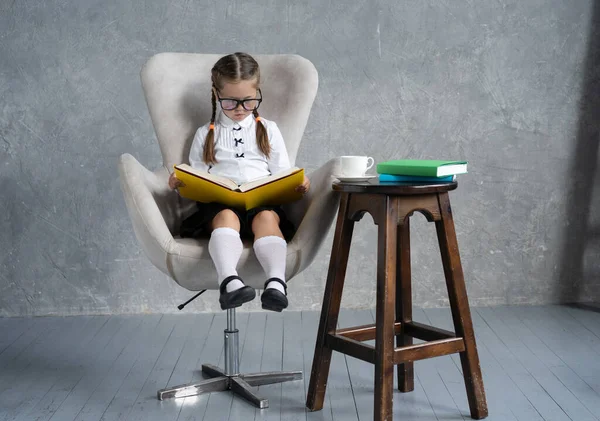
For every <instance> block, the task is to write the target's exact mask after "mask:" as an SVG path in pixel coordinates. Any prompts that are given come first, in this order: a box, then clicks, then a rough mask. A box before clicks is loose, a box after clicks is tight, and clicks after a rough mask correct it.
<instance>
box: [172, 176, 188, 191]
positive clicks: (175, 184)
mask: <svg viewBox="0 0 600 421" xmlns="http://www.w3.org/2000/svg"><path fill="white" fill-rule="evenodd" d="M183 186H185V184H183V182H182V181H181V180H179V179H178V178H177V177H176V176H175V173H172V174H171V175H170V176H169V188H170V189H171V190H175V189H176V188H178V187H183Z"/></svg>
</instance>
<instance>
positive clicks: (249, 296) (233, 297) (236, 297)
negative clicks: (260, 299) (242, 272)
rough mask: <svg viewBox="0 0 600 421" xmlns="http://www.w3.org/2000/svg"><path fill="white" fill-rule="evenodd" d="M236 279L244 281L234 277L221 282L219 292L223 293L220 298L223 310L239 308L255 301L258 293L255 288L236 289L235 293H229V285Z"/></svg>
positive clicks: (246, 286)
mask: <svg viewBox="0 0 600 421" xmlns="http://www.w3.org/2000/svg"><path fill="white" fill-rule="evenodd" d="M234 279H239V280H240V281H242V278H240V277H239V276H236V275H233V276H228V277H227V278H225V279H224V280H223V282H221V286H220V287H219V292H220V293H221V295H220V296H219V303H220V304H221V310H227V309H229V308H236V307H239V306H241V305H242V304H244V303H247V302H248V301H252V300H254V297H256V291H254V288H252V287H249V286H248V285H245V286H243V287H241V288H239V289H236V290H235V291H231V292H227V289H226V287H227V284H228V283H229V282H231V281H233V280H234ZM242 282H244V281H242Z"/></svg>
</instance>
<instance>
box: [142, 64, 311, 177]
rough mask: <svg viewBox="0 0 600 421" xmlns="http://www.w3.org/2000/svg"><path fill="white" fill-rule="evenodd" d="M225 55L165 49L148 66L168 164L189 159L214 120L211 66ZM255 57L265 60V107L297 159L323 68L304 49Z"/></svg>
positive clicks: (149, 99) (147, 89)
mask: <svg viewBox="0 0 600 421" xmlns="http://www.w3.org/2000/svg"><path fill="white" fill-rule="evenodd" d="M221 57H222V55H220V54H186V53H160V54H157V55H155V56H153V57H151V58H150V59H149V60H148V61H147V62H146V64H145V65H144V66H143V68H142V71H141V79H142V87H143V89H144V95H145V97H146V103H147V104H148V109H149V111H150V118H151V119H152V124H153V125H154V130H155V132H156V136H157V138H158V143H159V145H160V150H161V153H162V156H163V165H164V166H165V167H167V168H172V166H173V165H176V164H180V163H182V162H188V156H189V151H190V147H191V143H192V140H193V137H194V134H195V133H196V130H197V129H198V127H200V126H201V125H203V124H205V123H207V122H208V121H209V120H210V115H211V102H210V89H211V81H210V70H211V68H212V66H213V65H214V64H215V63H216V62H217V60H218V59H219V58H221ZM253 57H254V58H255V59H256V61H257V62H258V64H259V66H260V73H261V90H262V93H263V98H264V100H263V102H262V104H261V106H260V110H259V111H260V113H261V115H262V116H264V117H265V118H266V119H269V120H273V121H275V122H276V123H277V125H278V126H279V128H280V130H281V133H282V135H283V138H284V140H285V143H286V146H287V150H288V154H289V156H290V162H291V163H292V165H294V164H295V161H296V155H297V153H298V147H299V146H300V141H301V139H302V134H303V133H304V129H305V127H306V122H307V121H308V116H309V114H310V109H311V107H312V104H313V101H314V98H315V96H316V93H317V87H318V75H317V70H316V69H315V67H314V66H313V64H312V63H311V62H310V61H308V60H307V59H305V58H303V57H300V56H298V55H290V54H286V55H253ZM217 106H218V105H217Z"/></svg>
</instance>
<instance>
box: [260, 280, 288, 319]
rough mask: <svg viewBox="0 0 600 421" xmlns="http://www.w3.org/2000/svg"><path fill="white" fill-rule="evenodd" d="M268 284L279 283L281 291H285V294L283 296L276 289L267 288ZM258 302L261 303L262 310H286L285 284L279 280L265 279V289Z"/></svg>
mask: <svg viewBox="0 0 600 421" xmlns="http://www.w3.org/2000/svg"><path fill="white" fill-rule="evenodd" d="M269 282H279V283H280V284H281V285H283V290H284V291H285V294H283V293H282V292H281V291H279V290H278V289H275V288H267V285H269ZM260 301H261V302H262V308H263V309H264V310H271V311H277V312H281V310H283V309H284V308H287V306H288V299H287V285H286V283H285V282H283V281H282V280H281V279H279V278H270V279H267V282H265V289H264V291H263V293H262V295H261V296H260Z"/></svg>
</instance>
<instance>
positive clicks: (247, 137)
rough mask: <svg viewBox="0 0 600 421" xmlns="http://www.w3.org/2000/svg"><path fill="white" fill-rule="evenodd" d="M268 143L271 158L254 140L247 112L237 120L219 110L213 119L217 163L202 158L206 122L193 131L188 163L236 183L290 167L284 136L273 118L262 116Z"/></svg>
mask: <svg viewBox="0 0 600 421" xmlns="http://www.w3.org/2000/svg"><path fill="white" fill-rule="evenodd" d="M261 123H264V125H265V127H266V128H267V134H268V136H269V143H270V145H271V153H270V158H268V159H267V158H266V157H265V156H264V155H263V154H262V152H261V151H260V149H259V148H258V144H257V143H256V124H257V123H256V120H255V119H254V116H253V115H252V114H250V115H249V116H248V117H246V118H245V119H244V120H242V121H240V122H237V121H234V120H232V119H230V118H229V117H227V116H226V115H225V114H224V113H223V112H220V113H219V115H218V117H217V118H216V121H215V139H216V143H215V157H216V160H217V163H216V164H213V165H206V164H205V163H204V161H202V154H203V151H204V139H205V138H206V134H207V133H208V126H209V125H210V123H207V124H205V125H204V126H202V127H200V128H199V129H198V130H197V131H196V135H195V136H194V141H193V142H192V148H191V150H190V157H189V158H190V165H191V166H192V167H193V168H197V169H199V170H202V171H206V172H209V173H211V174H216V175H220V176H223V177H227V178H229V179H231V180H233V181H235V182H236V183H238V184H243V183H246V182H248V181H252V180H255V179H257V178H260V177H266V176H268V175H271V174H275V173H277V172H279V171H283V170H286V169H288V168H290V160H289V157H288V153H287V150H286V148H285V143H284V141H283V136H282V135H281V132H280V131H279V127H277V124H276V123H275V122H273V121H270V120H266V119H264V118H263V117H261V120H260V123H259V124H261Z"/></svg>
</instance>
